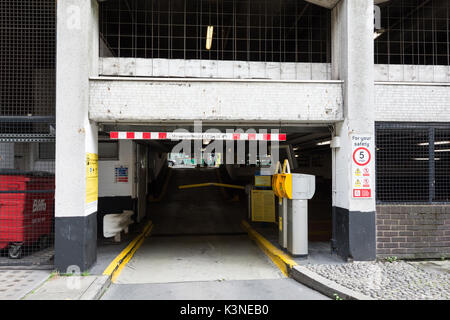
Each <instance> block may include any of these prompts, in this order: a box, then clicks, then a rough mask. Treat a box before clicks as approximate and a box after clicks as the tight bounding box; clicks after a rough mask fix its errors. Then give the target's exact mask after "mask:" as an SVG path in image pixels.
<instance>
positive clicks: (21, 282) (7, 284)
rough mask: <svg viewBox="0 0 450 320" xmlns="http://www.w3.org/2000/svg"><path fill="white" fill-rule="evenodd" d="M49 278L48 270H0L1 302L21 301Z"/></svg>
mask: <svg viewBox="0 0 450 320" xmlns="http://www.w3.org/2000/svg"><path fill="white" fill-rule="evenodd" d="M49 276H50V271H47V270H0V300H20V299H22V298H23V297H24V296H25V295H26V294H27V293H29V292H30V291H32V290H33V289H34V288H36V287H38V286H40V285H41V284H42V283H44V282H45V281H46V280H47V278H48V277H49Z"/></svg>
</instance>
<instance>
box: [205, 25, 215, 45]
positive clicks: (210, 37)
mask: <svg viewBox="0 0 450 320" xmlns="http://www.w3.org/2000/svg"><path fill="white" fill-rule="evenodd" d="M213 34H214V26H208V29H207V32H206V50H211V47H212V41H213Z"/></svg>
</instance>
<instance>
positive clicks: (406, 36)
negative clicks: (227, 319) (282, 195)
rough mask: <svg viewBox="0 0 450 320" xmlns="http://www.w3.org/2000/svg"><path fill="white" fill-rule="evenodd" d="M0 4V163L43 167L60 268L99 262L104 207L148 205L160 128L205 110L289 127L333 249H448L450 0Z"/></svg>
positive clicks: (365, 255)
mask: <svg viewBox="0 0 450 320" xmlns="http://www.w3.org/2000/svg"><path fill="white" fill-rule="evenodd" d="M0 16H1V26H0V30H1V31H0V32H1V37H0V41H1V52H0V59H1V62H0V70H1V75H0V77H1V97H0V106H1V112H2V113H1V116H0V121H1V123H0V128H1V129H2V132H1V142H0V156H1V159H0V168H2V169H16V170H21V171H27V172H30V171H33V172H37V171H39V172H42V171H45V172H47V173H51V174H53V173H54V175H55V189H54V190H55V191H54V217H55V219H54V265H55V267H56V268H57V269H58V270H61V271H65V270H67V268H68V267H70V266H73V265H76V266H79V267H80V269H82V270H87V269H88V268H89V267H91V266H92V265H93V264H94V263H95V261H96V257H97V238H98V237H102V236H103V235H102V234H101V232H102V228H101V225H102V219H103V216H104V215H106V214H108V213H118V212H122V211H123V210H131V211H133V213H134V215H133V220H134V221H135V222H136V223H139V222H141V221H144V220H145V219H147V218H150V219H152V214H153V213H152V207H151V205H150V204H149V202H148V199H149V197H150V198H152V197H153V198H155V197H157V196H158V195H159V194H160V193H161V188H162V186H163V184H164V183H163V181H162V180H164V179H165V177H166V176H167V175H168V173H167V172H168V166H167V159H168V153H170V152H171V150H172V148H173V147H174V145H176V143H178V141H172V140H170V139H169V138H167V137H168V136H167V133H171V132H173V131H174V130H180V129H184V130H185V131H186V132H193V130H194V122H200V121H201V125H202V130H203V131H206V130H208V129H215V130H216V131H217V132H222V133H225V132H226V130H227V129H228V130H234V131H236V130H237V129H242V130H244V131H243V135H242V136H241V138H242V137H244V138H242V139H244V140H248V139H249V136H248V135H246V133H245V132H247V133H249V132H250V133H253V132H254V131H251V130H253V129H254V130H255V133H261V134H273V137H275V135H277V134H281V135H283V137H284V135H285V139H284V138H283V139H281V138H280V139H279V140H281V141H279V144H280V146H281V147H280V150H281V149H282V150H285V151H284V152H281V153H280V159H281V160H284V159H285V158H288V159H290V163H291V167H292V169H293V171H294V172H301V173H309V174H314V175H316V195H315V197H314V198H313V199H312V200H311V201H310V223H309V230H310V231H309V232H310V240H311V241H314V240H320V241H324V242H329V243H330V247H331V248H332V251H333V252H334V253H336V254H337V255H338V256H340V257H342V258H343V259H346V260H348V259H350V260H354V261H368V260H375V259H376V258H377V257H378V258H382V257H387V256H397V257H401V258H440V257H443V256H445V257H448V256H450V205H449V202H450V3H449V2H448V1H446V0H375V1H371V0H370V1H365V0H364V1H363V0H257V1H254V0H252V1H250V0H248V1H247V0H195V1H187V0H170V1H162V0H104V1H96V0H59V1H57V2H56V1H52V0H38V1H32V2H30V1H2V3H1V4H0ZM260 130H266V131H264V132H263V131H260ZM236 132H237V131H236ZM264 137H265V138H266V140H267V136H264ZM280 137H281V136H280ZM250 139H251V138H250ZM268 140H271V139H270V138H269V139H268ZM273 140H278V138H277V139H275V138H273ZM283 140H285V141H283ZM203 142H205V141H203ZM277 143H278V141H277ZM194 144H195V142H194ZM207 144H208V143H206V145H207ZM247 146H248V143H247ZM53 149H54V151H53ZM273 150H276V149H273ZM53 153H54V155H55V156H54V158H53V156H52V154H53ZM226 160H227V159H226V158H225V159H224V164H223V165H222V166H221V167H222V170H221V172H222V173H223V175H224V177H225V176H226V178H227V179H229V181H232V182H235V183H237V184H242V185H244V184H247V183H249V181H251V178H252V177H253V176H254V174H255V170H256V169H257V168H255V166H251V165H248V164H246V163H245V162H244V163H240V164H239V163H238V164H234V163H232V161H231V159H229V160H230V161H228V162H227V161H226ZM193 170H195V169H193ZM2 177H4V178H2V179H1V180H0V181H2V184H4V185H5V184H7V183H8V181H9V180H8V179H10V178H8V177H10V176H6V175H5V176H2ZM3 190H4V189H3ZM240 199H241V201H242V206H243V207H244V208H246V203H245V198H242V197H241V198H240ZM243 199H244V200H243ZM191 214H195V213H191ZM0 228H1V226H0ZM98 228H99V232H98ZM0 230H1V229H0ZM2 232H4V231H3V230H2ZM0 239H1V238H0ZM1 241H3V240H0V243H1ZM51 242H52V243H53V237H51ZM32 255H33V254H32ZM24 259H26V257H24ZM2 263H3V262H2ZM8 263H11V261H9V262H8Z"/></svg>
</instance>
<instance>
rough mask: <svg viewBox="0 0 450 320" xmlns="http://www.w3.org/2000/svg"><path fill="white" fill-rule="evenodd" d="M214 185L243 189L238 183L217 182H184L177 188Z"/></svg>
mask: <svg viewBox="0 0 450 320" xmlns="http://www.w3.org/2000/svg"><path fill="white" fill-rule="evenodd" d="M214 186H215V187H224V188H232V189H241V190H245V187H243V186H238V185H234V184H226V183H217V182H206V183H197V184H186V185H184V186H178V189H191V188H201V187H214Z"/></svg>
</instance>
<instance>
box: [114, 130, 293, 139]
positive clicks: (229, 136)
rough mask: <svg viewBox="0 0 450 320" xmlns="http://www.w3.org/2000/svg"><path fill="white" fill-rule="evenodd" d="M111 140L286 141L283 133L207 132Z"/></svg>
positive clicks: (117, 136)
mask: <svg viewBox="0 0 450 320" xmlns="http://www.w3.org/2000/svg"><path fill="white" fill-rule="evenodd" d="M110 138H111V139H112V140H237V141H241V140H244V141H253V140H254V141H286V134H285V133H276V134H273V133H207V132H126V131H113V132H110Z"/></svg>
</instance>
